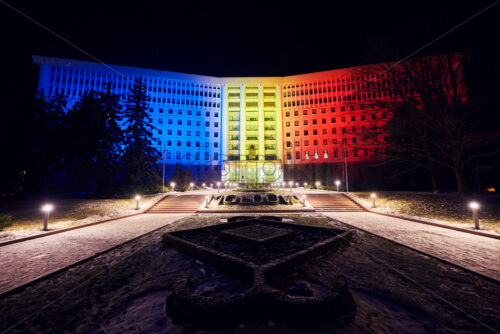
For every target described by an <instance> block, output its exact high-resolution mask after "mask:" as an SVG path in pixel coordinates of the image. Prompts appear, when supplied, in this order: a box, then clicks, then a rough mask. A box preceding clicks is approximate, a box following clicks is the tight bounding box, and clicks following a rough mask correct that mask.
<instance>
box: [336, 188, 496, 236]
mask: <svg viewBox="0 0 500 334" xmlns="http://www.w3.org/2000/svg"><path fill="white" fill-rule="evenodd" d="M343 195H344V196H346V197H347V198H349V199H350V200H351V201H353V202H356V203H357V204H358V205H359V206H361V207H362V208H363V209H365V210H366V211H367V212H370V213H374V214H377V215H381V216H386V217H391V218H398V219H403V220H409V221H412V222H415V223H420V224H425V225H431V226H436V227H442V228H447V229H449V230H455V231H459V232H465V233H470V234H475V235H479V236H482V237H488V238H492V239H498V240H500V235H492V234H488V233H483V232H479V231H472V230H467V229H465V228H460V227H455V226H449V225H444V224H439V223H432V222H428V221H425V220H421V219H418V218H407V217H403V216H398V215H392V214H389V213H382V212H376V211H373V210H371V209H370V208H367V207H366V206H364V205H363V204H361V203H360V202H359V201H358V200H356V199H354V198H352V197H350V196H348V195H346V194H343Z"/></svg>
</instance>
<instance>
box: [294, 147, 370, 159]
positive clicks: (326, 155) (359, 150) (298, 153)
mask: <svg viewBox="0 0 500 334" xmlns="http://www.w3.org/2000/svg"><path fill="white" fill-rule="evenodd" d="M303 153H304V154H303V155H302V152H301V151H296V152H295V160H296V161H297V160H301V157H302V160H309V159H311V158H312V159H319V158H320V155H319V153H318V150H314V152H313V155H312V157H311V156H310V154H309V151H307V150H306V151H304V152H303ZM332 153H333V158H339V155H341V157H346V158H348V157H349V155H350V153H349V150H342V151H340V152H339V150H333V151H329V150H323V154H322V158H323V159H328V158H330V154H332ZM379 154H380V152H379V148H378V147H375V148H374V149H373V155H375V156H378V155H379ZM362 155H363V156H365V157H367V156H369V150H368V149H367V148H364V149H362V148H358V147H355V148H353V149H352V156H354V157H360V156H362ZM286 159H287V160H292V152H287V153H286Z"/></svg>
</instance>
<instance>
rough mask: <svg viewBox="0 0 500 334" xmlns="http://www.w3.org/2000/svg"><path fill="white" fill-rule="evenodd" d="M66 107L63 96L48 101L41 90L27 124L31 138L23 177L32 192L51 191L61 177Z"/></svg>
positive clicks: (63, 158) (56, 96)
mask: <svg viewBox="0 0 500 334" xmlns="http://www.w3.org/2000/svg"><path fill="white" fill-rule="evenodd" d="M65 108H66V99H65V97H64V96H62V95H59V94H58V95H55V96H54V97H53V98H51V99H49V98H48V97H47V96H46V95H45V92H44V91H43V90H41V91H40V92H38V95H37V99H36V103H35V107H34V114H33V117H32V118H31V119H30V121H31V123H30V124H29V125H28V128H29V129H31V131H30V135H31V136H30V143H29V147H30V150H29V152H28V165H27V172H26V177H27V179H28V182H29V183H30V184H31V185H32V190H38V191H50V190H54V185H55V184H56V183H58V179H60V178H61V176H62V174H63V171H64V164H65V154H64V151H65V136H64V135H65ZM59 181H60V180H59Z"/></svg>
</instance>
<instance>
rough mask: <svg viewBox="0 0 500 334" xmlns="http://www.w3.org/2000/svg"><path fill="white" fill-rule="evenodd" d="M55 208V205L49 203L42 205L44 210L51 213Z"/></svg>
mask: <svg viewBox="0 0 500 334" xmlns="http://www.w3.org/2000/svg"><path fill="white" fill-rule="evenodd" d="M53 210H54V205H52V204H50V203H47V204H44V205H42V212H45V213H51V212H52V211H53Z"/></svg>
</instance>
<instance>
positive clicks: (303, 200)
mask: <svg viewBox="0 0 500 334" xmlns="http://www.w3.org/2000/svg"><path fill="white" fill-rule="evenodd" d="M302 206H306V195H302Z"/></svg>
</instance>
